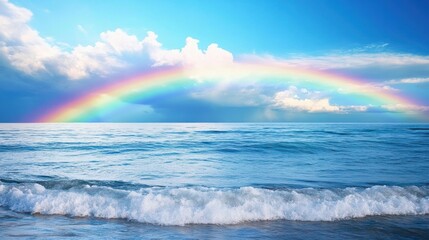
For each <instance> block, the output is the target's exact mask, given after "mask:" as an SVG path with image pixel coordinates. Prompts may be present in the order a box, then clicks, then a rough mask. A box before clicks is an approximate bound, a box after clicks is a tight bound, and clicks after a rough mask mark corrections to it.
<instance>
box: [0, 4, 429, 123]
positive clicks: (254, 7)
mask: <svg viewBox="0 0 429 240" xmlns="http://www.w3.org/2000/svg"><path fill="white" fill-rule="evenodd" d="M428 43H429V1H418V0H414V1H410V0H396V1H390V0H359V1H358V0H350V1H342V0H311V1H310V0H300V1H295V0H290V1H275V0H272V1H256V0H250V1H249V0H247V1H244V0H243V1H240V0H234V1H208V0H206V1H201V0H182V1H154V0H153V1H149V0H146V1H145V0H128V1H105V0H104V1H101V0H92V1H86V0H73V1H55V0H45V1H28V0H0V112H1V114H0V122H35V121H85V122H87V121H89V122H100V121H101V122H428V121H429V97H428V93H429V44H428ZM177 69H179V70H177ZM267 69H269V70H267ZM166 71H170V72H172V71H180V74H176V75H175V77H171V78H170V79H167V80H162V79H161V78H156V77H155V78H153V79H150V77H149V76H151V75H150V74H155V75H157V74H158V75H160V74H161V75H162V73H164V72H166ZM277 72H281V74H276V73H277ZM179 75H180V76H179ZM129 79H138V81H141V82H144V81H149V82H150V81H152V82H153V87H147V86H143V85H142V86H140V85H139V86H137V85H136V86H134V85H132V86H131V85H129V83H130V80H129ZM134 82H135V81H134ZM112 85H114V86H116V89H120V91H119V90H112V88H108V86H112ZM151 86H152V85H151ZM132 87H133V88H132ZM89 96H90V97H89ZM79 99H81V100H82V99H87V100H88V99H89V100H88V101H80V105H79V104H71V103H76V102H78V100H79ZM66 111H68V112H67V114H68V115H67V114H65V112H66ZM61 114H63V115H62V116H63V117H52V116H54V115H55V116H59V115H61ZM64 116H65V117H64Z"/></svg>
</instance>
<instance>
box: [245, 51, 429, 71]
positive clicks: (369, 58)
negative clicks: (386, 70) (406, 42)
mask: <svg viewBox="0 0 429 240" xmlns="http://www.w3.org/2000/svg"><path fill="white" fill-rule="evenodd" d="M241 58H242V59H243V60H251V61H259V62H266V63H273V64H284V65H286V66H296V67H308V68H312V69H345V68H350V69H356V68H364V67H377V66H378V67H380V66H384V67H398V66H413V65H428V66H429V56H420V55H413V54H402V53H383V52H380V53H342V54H328V55H321V56H305V55H303V56H291V57H289V58H282V59H280V58H275V57H273V56H270V55H265V56H259V55H243V56H241Z"/></svg>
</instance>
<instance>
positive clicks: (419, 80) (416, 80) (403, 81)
mask: <svg viewBox="0 0 429 240" xmlns="http://www.w3.org/2000/svg"><path fill="white" fill-rule="evenodd" d="M427 82H429V78H404V79H397V80H389V81H385V82H384V84H388V85H391V84H417V83H427Z"/></svg>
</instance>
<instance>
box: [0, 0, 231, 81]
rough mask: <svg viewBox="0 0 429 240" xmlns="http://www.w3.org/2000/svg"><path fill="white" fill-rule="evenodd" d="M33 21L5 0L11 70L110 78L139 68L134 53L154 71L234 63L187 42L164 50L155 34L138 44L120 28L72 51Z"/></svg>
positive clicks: (1, 49)
mask: <svg viewBox="0 0 429 240" xmlns="http://www.w3.org/2000/svg"><path fill="white" fill-rule="evenodd" d="M31 17H32V13H31V11H29V10H27V9H25V8H21V7H17V6H15V5H14V4H12V3H10V2H8V1H7V0H0V55H1V56H3V57H4V58H5V59H6V60H7V61H8V62H9V64H10V65H11V66H13V67H15V68H16V69H18V70H20V71H23V72H25V73H26V74H30V75H35V74H38V73H41V72H49V73H51V74H59V75H64V76H66V77H68V78H70V79H82V78H87V77H89V76H91V75H106V74H109V73H111V72H114V71H116V70H118V69H123V68H126V67H127V66H129V65H131V64H135V62H136V61H135V59H134V62H130V61H129V60H128V59H127V57H129V55H130V54H131V55H132V54H134V55H135V56H138V57H141V60H142V62H144V59H145V56H149V59H150V60H152V61H153V65H154V66H164V65H182V66H189V67H191V68H200V67H204V68H206V67H207V66H213V65H222V64H228V63H232V62H233V56H232V54H231V53H230V52H228V51H226V50H224V49H222V48H219V47H218V45H217V44H211V45H209V46H208V48H207V49H206V50H201V49H199V47H198V40H196V39H193V38H191V37H188V38H187V39H186V44H185V46H184V47H183V48H182V49H171V50H168V49H163V48H162V45H161V43H159V42H158V41H157V35H156V34H155V33H153V32H148V35H147V36H146V37H145V38H144V39H143V40H139V39H138V38H137V36H135V35H130V34H128V33H126V32H125V31H124V30H122V29H120V28H118V29H116V30H114V31H106V32H102V33H101V34H100V41H97V42H96V43H94V44H93V45H88V46H81V45H78V46H76V47H70V46H68V47H67V50H66V49H64V48H63V47H62V46H64V44H63V43H57V42H55V40H53V39H51V38H48V37H45V38H44V37H42V36H40V34H39V33H38V32H37V31H36V30H34V29H33V28H31V27H30V26H29V25H28V22H29V21H30V20H31ZM77 28H78V30H80V31H81V32H84V33H85V32H86V30H85V28H84V27H83V26H82V25H77ZM137 62H138V61H137Z"/></svg>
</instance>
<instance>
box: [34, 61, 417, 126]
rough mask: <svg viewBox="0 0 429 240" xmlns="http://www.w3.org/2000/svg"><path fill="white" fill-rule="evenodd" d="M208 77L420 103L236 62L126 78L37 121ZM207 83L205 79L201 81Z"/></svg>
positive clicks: (330, 78) (83, 113)
mask: <svg viewBox="0 0 429 240" xmlns="http://www.w3.org/2000/svg"><path fill="white" fill-rule="evenodd" d="M190 76H192V78H196V79H198V78H201V77H202V78H206V79H211V80H209V81H225V79H233V80H234V81H235V82H238V83H240V82H244V81H249V79H267V80H266V81H274V80H273V79H275V81H279V80H286V81H300V82H308V83H312V84H316V85H320V86H325V87H333V88H335V89H342V90H344V91H346V92H348V93H353V94H357V95H359V96H361V97H366V98H369V99H371V100H373V101H374V102H376V103H377V104H386V105H387V104H392V105H399V106H418V105H419V104H418V103H417V102H416V101H414V100H412V99H410V98H407V97H405V96H402V95H400V94H397V93H395V92H392V91H388V90H385V89H382V88H379V87H371V85H370V84H369V83H368V82H366V81H365V80H362V79H356V78H352V77H349V76H344V75H341V74H334V73H330V72H325V71H317V70H312V69H304V68H297V67H293V66H287V65H281V64H267V63H234V64H232V65H229V66H217V67H210V68H196V69H194V68H192V69H191V68H183V67H175V68H168V69H161V70H153V71H150V72H144V73H142V74H139V75H136V76H133V77H129V78H125V79H122V80H119V81H115V82H113V83H110V84H107V85H105V86H102V87H100V88H98V89H96V90H94V91H92V92H90V93H86V94H83V95H82V96H78V97H77V98H75V99H73V100H71V101H69V102H67V103H65V104H62V105H59V106H56V107H54V108H53V109H50V110H49V111H48V112H47V114H44V115H43V116H42V117H39V118H37V119H36V121H37V122H75V121H80V122H82V121H91V119H93V118H94V117H95V115H96V114H97V113H99V112H100V111H101V112H109V111H113V110H114V109H117V108H120V107H121V104H118V103H117V102H118V101H117V99H124V98H127V100H128V101H131V102H132V101H137V100H141V99H144V98H147V97H150V96H156V95H158V94H161V93H163V92H166V91H171V90H175V89H176V90H177V89H182V88H186V87H189V86H192V84H195V83H196V82H198V80H197V81H195V80H192V79H191V78H190ZM202 81H204V80H202Z"/></svg>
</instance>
